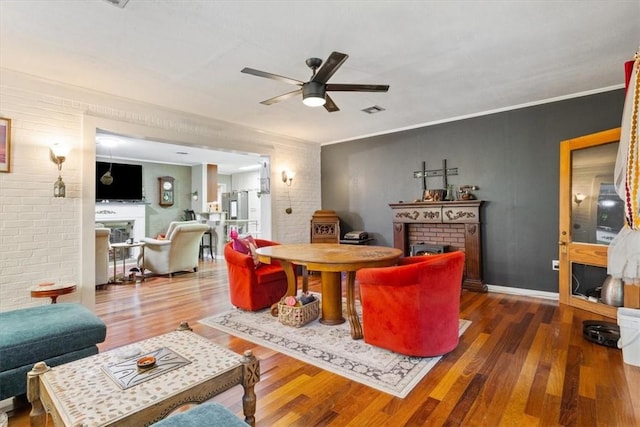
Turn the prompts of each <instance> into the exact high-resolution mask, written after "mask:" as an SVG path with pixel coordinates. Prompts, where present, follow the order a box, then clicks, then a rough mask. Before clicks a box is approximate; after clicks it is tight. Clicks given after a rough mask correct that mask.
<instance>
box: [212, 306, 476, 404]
mask: <svg viewBox="0 0 640 427" xmlns="http://www.w3.org/2000/svg"><path fill="white" fill-rule="evenodd" d="M343 306H344V304H343ZM356 308H357V309H358V312H359V313H360V307H359V306H357V307H356ZM345 318H346V313H345ZM360 318H362V316H361V317H360ZM200 323H202V324H204V325H207V326H210V327H212V328H216V329H219V330H221V331H224V332H226V333H229V334H231V335H235V336H237V337H240V338H243V339H245V340H247V341H251V342H253V343H256V344H259V345H262V346H264V347H267V348H270V349H272V350H275V351H278V352H280V353H283V354H286V355H287V356H291V357H294V358H296V359H299V360H301V361H303V362H305V363H309V364H311V365H314V366H317V367H319V368H322V369H326V370H327V371H330V372H333V373H335V374H338V375H341V376H343V377H345V378H348V379H350V380H353V381H357V382H359V383H361V384H365V385H367V386H369V387H372V388H375V389H377V390H380V391H382V392H385V393H389V394H391V395H393V396H398V397H402V398H403V397H405V396H407V394H409V392H410V391H411V390H412V389H413V388H414V387H415V386H416V384H418V382H420V380H421V379H422V378H424V376H425V375H426V374H427V373H428V372H429V371H430V370H431V368H433V367H434V366H435V364H436V363H437V362H438V361H439V360H440V357H430V358H420V357H409V356H403V355H401V354H397V353H394V352H391V351H388V350H384V349H381V348H378V347H374V346H371V345H369V344H366V343H365V342H364V341H363V340H353V339H351V335H350V332H349V322H345V323H343V324H341V325H337V326H327V325H323V324H321V323H320V322H319V321H318V320H317V319H316V320H314V321H312V322H311V323H308V324H306V325H304V326H303V327H301V328H294V327H290V326H284V325H282V324H281V323H280V322H279V321H278V318H277V317H273V316H271V313H270V312H269V310H268V309H267V310H263V311H259V312H248V311H243V310H238V309H233V310H230V311H228V312H225V313H223V314H220V315H217V316H212V317H207V318H205V319H202V320H200ZM470 324H471V321H469V320H462V319H461V320H460V335H462V333H464V331H465V330H466V329H467V328H468V327H469V325H470Z"/></svg>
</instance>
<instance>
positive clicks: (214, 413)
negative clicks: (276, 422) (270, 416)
mask: <svg viewBox="0 0 640 427" xmlns="http://www.w3.org/2000/svg"><path fill="white" fill-rule="evenodd" d="M247 425H248V424H247V423H245V422H244V421H242V420H241V419H240V418H238V417H236V416H235V414H234V413H233V412H231V411H229V410H228V409H227V408H225V407H224V406H222V405H221V404H219V403H215V402H211V403H203V404H201V405H197V406H194V407H193V408H190V409H188V410H187V411H185V412H180V413H176V414H173V415H169V416H168V417H167V418H165V419H164V420H161V421H158V422H157V423H155V424H153V427H202V426H207V427H247Z"/></svg>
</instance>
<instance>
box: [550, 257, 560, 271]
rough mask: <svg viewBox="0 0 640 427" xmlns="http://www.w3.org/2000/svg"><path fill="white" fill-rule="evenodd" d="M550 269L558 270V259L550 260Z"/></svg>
mask: <svg viewBox="0 0 640 427" xmlns="http://www.w3.org/2000/svg"><path fill="white" fill-rule="evenodd" d="M551 269H552V270H555V271H558V270H560V261H558V260H557V259H554V260H553V261H551Z"/></svg>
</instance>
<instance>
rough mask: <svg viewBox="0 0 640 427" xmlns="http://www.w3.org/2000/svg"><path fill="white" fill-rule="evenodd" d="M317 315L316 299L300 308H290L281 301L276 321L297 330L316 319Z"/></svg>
mask: <svg viewBox="0 0 640 427" xmlns="http://www.w3.org/2000/svg"><path fill="white" fill-rule="evenodd" d="M319 314H320V300H319V299H318V298H316V299H315V300H314V301H312V302H310V303H309V304H305V305H303V306H301V307H292V306H290V305H286V304H285V303H284V302H283V301H280V302H279V303H278V320H279V321H280V323H282V324H283V325H287V326H294V327H296V328H299V327H300V326H304V325H306V324H307V323H309V322H311V321H312V320H315V319H317V318H318V315H319Z"/></svg>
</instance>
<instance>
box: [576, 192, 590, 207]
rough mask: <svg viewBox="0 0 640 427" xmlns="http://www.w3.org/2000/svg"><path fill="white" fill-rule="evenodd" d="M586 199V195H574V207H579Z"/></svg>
mask: <svg viewBox="0 0 640 427" xmlns="http://www.w3.org/2000/svg"><path fill="white" fill-rule="evenodd" d="M586 198H587V195H586V194H582V193H576V194H575V195H574V196H573V201H574V202H576V205H578V206H580V203H582V202H583V201H584V199H586Z"/></svg>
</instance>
